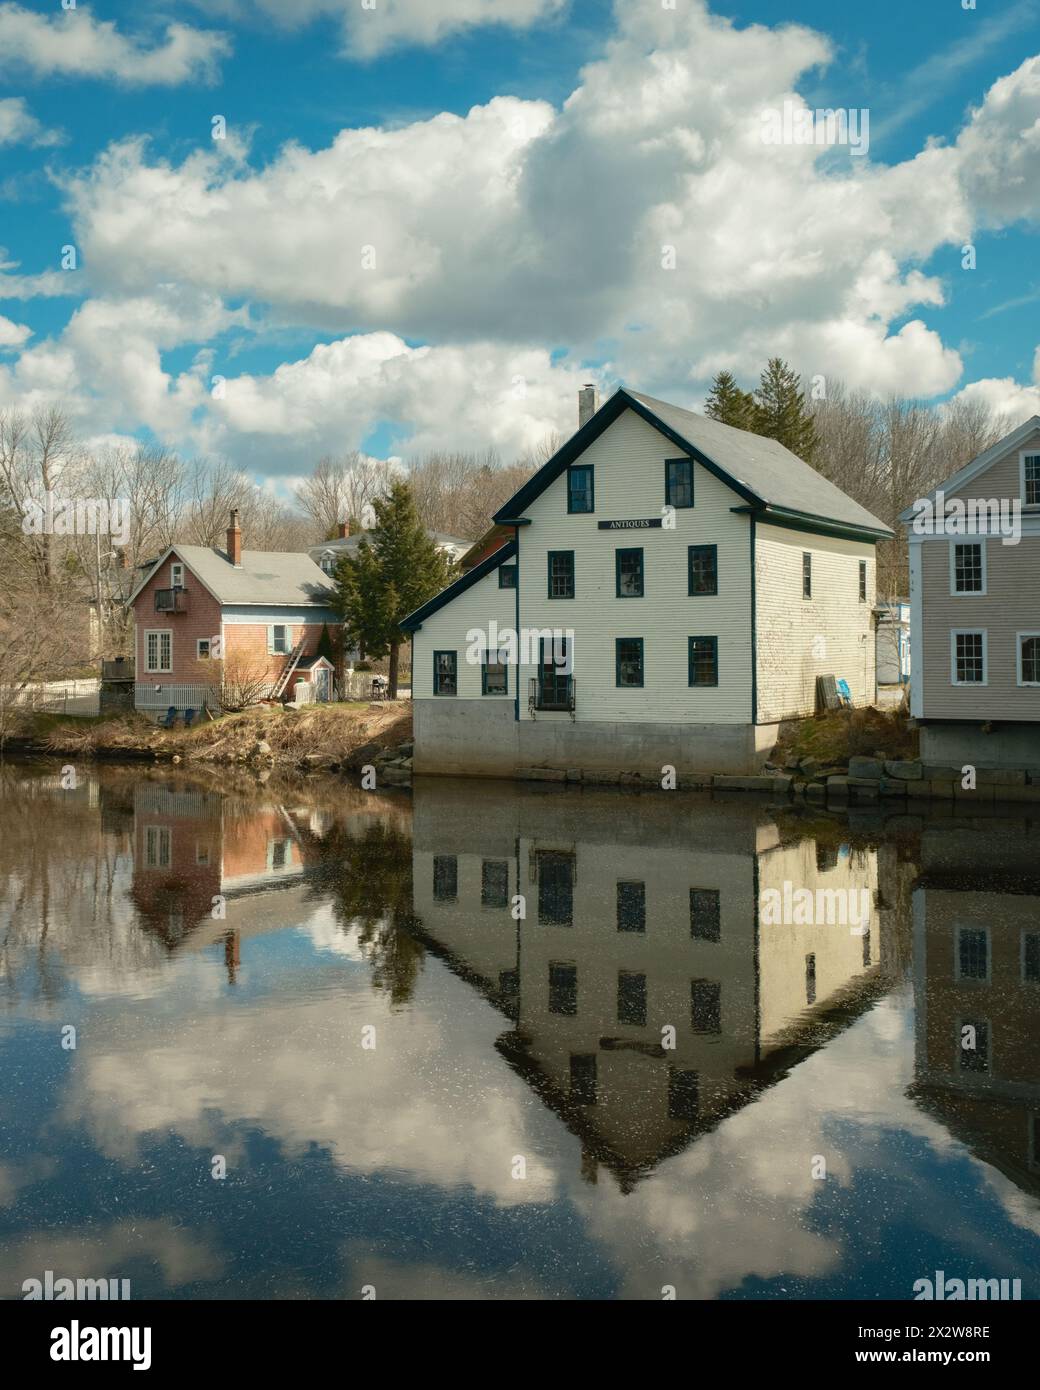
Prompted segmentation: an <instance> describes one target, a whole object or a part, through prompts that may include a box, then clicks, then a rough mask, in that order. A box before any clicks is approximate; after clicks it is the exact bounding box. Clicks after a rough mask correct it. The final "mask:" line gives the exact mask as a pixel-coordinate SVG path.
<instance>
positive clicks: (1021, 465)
mask: <svg viewBox="0 0 1040 1390" xmlns="http://www.w3.org/2000/svg"><path fill="white" fill-rule="evenodd" d="M1027 458H1040V448H1038V447H1036V446H1034V447H1033V448H1032V449H1020V450H1019V454H1018V495H1019V498H1020V499H1021V502H1022V509H1023V511H1030V512H1031V511H1033V509H1034V508H1037V509H1040V502H1028V503H1027V502H1026V459H1027Z"/></svg>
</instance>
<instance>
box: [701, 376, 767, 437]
mask: <svg viewBox="0 0 1040 1390" xmlns="http://www.w3.org/2000/svg"><path fill="white" fill-rule="evenodd" d="M757 411H758V407H757V405H756V404H755V398H754V396H753V395H752V394H751V392H750V391H742V390H741V389H740V387H739V386H738V385H737V383H736V381H735V379H734V377H733V373H732V372H719V373H718V374H717V375H716V377H715V380H714V381H713V382H712V383H711V391H710V392H709V393H708V399H707V401H706V402H705V406H704V413H705V415H710V416H711V418H712V419H713V420H718V421H720V423H721V424H723V425H732V426H733V427H734V428H735V429H738V430H754V428H755V417H756V415H757Z"/></svg>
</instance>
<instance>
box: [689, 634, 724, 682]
mask: <svg viewBox="0 0 1040 1390" xmlns="http://www.w3.org/2000/svg"><path fill="white" fill-rule="evenodd" d="M718 683H719V639H718V638H717V637H691V638H690V685H718Z"/></svg>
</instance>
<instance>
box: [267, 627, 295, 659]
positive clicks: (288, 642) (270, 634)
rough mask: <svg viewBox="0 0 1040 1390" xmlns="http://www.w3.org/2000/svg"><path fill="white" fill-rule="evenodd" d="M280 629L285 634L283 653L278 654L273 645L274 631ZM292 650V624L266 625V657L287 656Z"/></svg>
mask: <svg viewBox="0 0 1040 1390" xmlns="http://www.w3.org/2000/svg"><path fill="white" fill-rule="evenodd" d="M276 627H280V628H282V629H283V630H284V632H285V651H284V652H280V651H279V650H278V649H277V647H276V646H275V644H274V630H275V628H276ZM292 648H293V632H292V623H268V624H267V655H268V656H288V655H289V653H290V652H291V651H292Z"/></svg>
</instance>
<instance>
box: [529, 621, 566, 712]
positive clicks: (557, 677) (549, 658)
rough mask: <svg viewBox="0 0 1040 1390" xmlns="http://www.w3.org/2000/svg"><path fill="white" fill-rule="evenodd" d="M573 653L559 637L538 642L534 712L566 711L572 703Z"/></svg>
mask: <svg viewBox="0 0 1040 1390" xmlns="http://www.w3.org/2000/svg"><path fill="white" fill-rule="evenodd" d="M572 660H573V650H572V648H571V642H570V638H568V637H564V636H562V635H560V636H555V637H549V638H545V637H541V638H539V653H538V681H537V698H536V701H535V708H536V709H544V710H569V709H570V708H571V704H572V702H573V686H572V676H571V672H572V669H573V668H572Z"/></svg>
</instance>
